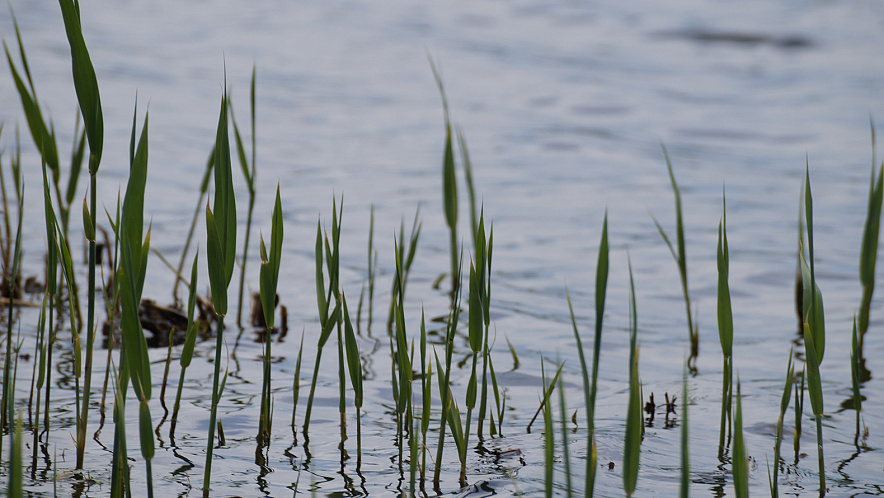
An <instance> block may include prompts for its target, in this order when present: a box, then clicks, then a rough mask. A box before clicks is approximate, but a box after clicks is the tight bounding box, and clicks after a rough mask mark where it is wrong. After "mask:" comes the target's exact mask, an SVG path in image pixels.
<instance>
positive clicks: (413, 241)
mask: <svg viewBox="0 0 884 498" xmlns="http://www.w3.org/2000/svg"><path fill="white" fill-rule="evenodd" d="M420 214H421V208H420V206H418V207H417V210H415V213H414V221H412V223H411V234H410V235H409V237H408V245H405V239H404V237H405V220H403V221H402V222H401V223H400V226H399V241H398V248H399V251H400V255H399V256H397V257H396V260H397V262H399V260H400V259H401V262H400V263H401V265H400V266H402V268H401V271H400V272H398V273H396V275H395V276H394V278H393V284H392V289H391V291H390V311H389V314H388V315H387V332H388V333H390V334H392V333H393V332H394V331H393V325H394V323H395V321H396V314H395V312H394V309H393V308H394V305H395V304H396V302H397V299H398V298H399V296H400V295H401V296H402V299H405V287H406V285H407V284H408V275H409V274H410V273H411V264H412V263H413V262H414V257H415V254H417V242H418V240H419V239H420V234H421V228H422V227H423V223H422V222H421V221H420ZM394 242H396V240H394ZM397 264H398V263H397ZM372 280H373V278H372Z"/></svg>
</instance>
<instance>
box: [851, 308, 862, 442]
mask: <svg viewBox="0 0 884 498" xmlns="http://www.w3.org/2000/svg"><path fill="white" fill-rule="evenodd" d="M859 342H860V339H859V333H858V332H857V328H856V318H855V317H854V319H853V334H852V335H851V341H850V344H851V347H850V386H851V393H852V397H851V402H852V403H851V404H852V405H853V409H854V411H855V412H856V435H855V436H854V437H853V444H854V445H856V446H859V438H860V434H861V432H860V427H861V425H862V422H861V414H862V400H863V397H862V394H861V392H860V389H861V388H862V381H861V380H860V376H861V375H862V373H861V372H862V351H860V346H859Z"/></svg>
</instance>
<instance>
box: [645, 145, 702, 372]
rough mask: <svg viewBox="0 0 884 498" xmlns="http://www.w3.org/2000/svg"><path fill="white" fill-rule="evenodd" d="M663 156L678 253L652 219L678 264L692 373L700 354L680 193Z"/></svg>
mask: <svg viewBox="0 0 884 498" xmlns="http://www.w3.org/2000/svg"><path fill="white" fill-rule="evenodd" d="M663 156H664V157H665V158H666V168H667V170H668V171H669V180H670V182H671V183H672V191H673V193H674V194H675V235H676V243H677V247H678V252H676V248H675V247H674V246H673V245H672V242H671V241H670V240H669V237H668V236H667V235H666V232H665V231H664V230H663V227H662V226H661V225H660V223H659V222H658V221H657V218H654V224H655V225H657V230H658V231H659V232H660V235H661V236H662V237H663V240H664V241H665V242H666V245H667V246H668V247H669V251H670V252H671V253H672V257H673V258H675V262H676V263H677V264H678V273H679V276H680V277H681V288H682V291H683V293H684V303H685V311H686V314H687V318H688V338H689V339H690V343H691V355H690V356H689V357H688V368H690V369H691V371H692V372H694V371H696V360H697V356H698V355H699V354H700V335H699V331H698V329H697V326H696V325H695V324H694V320H693V316H692V315H691V297H690V294H689V293H688V257H687V250H686V245H685V237H684V222H683V221H682V209H681V191H680V190H679V188H678V184H677V183H676V181H675V173H673V171H672V162H671V161H670V160H669V153H668V152H667V151H666V147H665V146H664V147H663ZM652 217H653V216H652Z"/></svg>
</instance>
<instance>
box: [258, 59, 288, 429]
mask: <svg viewBox="0 0 884 498" xmlns="http://www.w3.org/2000/svg"><path fill="white" fill-rule="evenodd" d="M252 76H253V83H252V88H254V73H253V75H252ZM253 93H254V92H253ZM272 220H273V221H272V225H271V231H270V252H268V251H267V247H266V246H265V245H264V237H263V236H261V245H260V251H261V271H260V279H261V282H260V290H261V308H262V310H263V311H264V323H265V324H266V330H265V333H264V381H263V383H262V386H261V413H260V415H259V418H258V445H259V446H266V445H268V444H269V443H270V427H271V424H270V421H271V410H270V397H271V393H272V391H271V389H270V359H271V355H270V345H271V344H272V341H271V340H270V339H271V332H272V331H273V327H274V325H275V323H276V313H275V311H276V288H277V285H278V283H279V265H280V261H281V259H282V239H283V224H282V200H281V198H280V196H279V186H278V185H277V187H276V203H275V204H274V206H273V215H272Z"/></svg>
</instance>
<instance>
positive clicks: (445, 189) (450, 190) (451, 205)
mask: <svg viewBox="0 0 884 498" xmlns="http://www.w3.org/2000/svg"><path fill="white" fill-rule="evenodd" d="M430 68H431V69H432V70H433V76H434V77H435V78H436V85H437V86H438V87H439V94H440V96H441V97H442V110H443V113H444V117H445V153H444V155H443V157H442V204H443V206H444V207H445V223H446V224H447V225H448V232H449V235H450V241H451V295H452V298H453V297H454V293H455V292H456V291H457V288H458V287H460V281H459V280H458V278H459V274H458V271H459V269H458V267H459V265H460V263H459V259H460V254H459V252H458V250H457V243H458V240H457V211H458V207H457V176H456V175H455V170H454V149H453V147H452V145H451V119H450V117H449V114H448V98H447V97H446V96H445V87H444V86H443V85H442V76H441V75H440V74H439V71H437V70H436V65H435V64H434V63H433V60H432V59H430ZM452 303H453V300H452Z"/></svg>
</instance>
